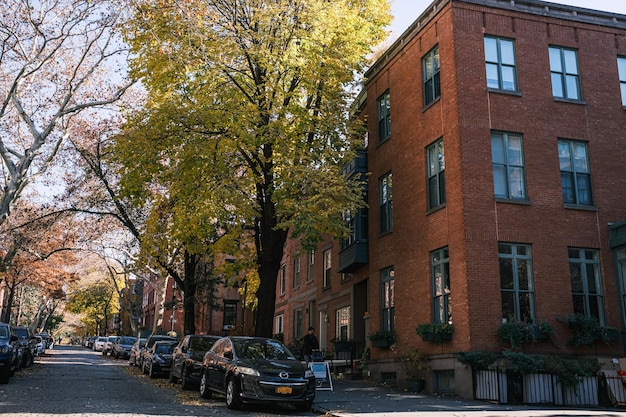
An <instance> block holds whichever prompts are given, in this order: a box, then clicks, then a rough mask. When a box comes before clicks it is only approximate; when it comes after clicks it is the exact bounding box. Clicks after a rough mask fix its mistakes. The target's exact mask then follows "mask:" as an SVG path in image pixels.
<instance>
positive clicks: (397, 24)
mask: <svg viewBox="0 0 626 417" xmlns="http://www.w3.org/2000/svg"><path fill="white" fill-rule="evenodd" d="M390 1H391V12H392V14H393V15H394V16H395V18H394V20H393V22H392V24H391V30H392V31H393V32H394V33H393V34H392V37H393V38H397V37H398V36H400V35H401V34H402V33H403V32H404V31H405V30H406V29H407V28H408V27H409V25H410V24H411V23H413V21H415V19H417V18H418V17H419V15H421V14H422V12H424V10H425V9H426V8H427V7H428V6H429V5H430V4H431V3H432V2H433V0H390ZM550 3H559V4H567V5H570V6H577V7H584V8H587V9H595V10H602V11H606V12H613V13H620V14H624V15H626V1H624V0H552V1H550Z"/></svg>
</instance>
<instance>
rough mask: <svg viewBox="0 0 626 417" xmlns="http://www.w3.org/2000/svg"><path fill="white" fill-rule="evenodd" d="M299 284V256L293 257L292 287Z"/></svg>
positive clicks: (296, 286)
mask: <svg viewBox="0 0 626 417" xmlns="http://www.w3.org/2000/svg"><path fill="white" fill-rule="evenodd" d="M299 286H300V256H296V257H295V258H294V259H293V288H298V287H299Z"/></svg>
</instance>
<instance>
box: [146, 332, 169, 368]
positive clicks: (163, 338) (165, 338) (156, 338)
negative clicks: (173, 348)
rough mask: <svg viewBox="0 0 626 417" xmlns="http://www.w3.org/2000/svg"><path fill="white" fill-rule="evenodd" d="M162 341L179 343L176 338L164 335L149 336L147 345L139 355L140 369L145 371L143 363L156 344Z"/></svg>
mask: <svg viewBox="0 0 626 417" xmlns="http://www.w3.org/2000/svg"><path fill="white" fill-rule="evenodd" d="M160 341H166V342H176V343H178V339H176V338H175V337H172V336H167V335H164V334H151V335H150V336H148V338H147V339H146V344H145V345H144V346H143V348H141V352H140V353H139V367H140V368H141V369H143V361H144V358H145V357H146V354H147V352H148V350H150V349H151V348H152V346H153V345H154V344H155V343H156V342H160Z"/></svg>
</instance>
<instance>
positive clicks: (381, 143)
mask: <svg viewBox="0 0 626 417" xmlns="http://www.w3.org/2000/svg"><path fill="white" fill-rule="evenodd" d="M390 140H391V135H389V136H387V137H386V138H384V139H383V140H379V141H378V143H377V144H376V147H379V146H382V145H383V144H385V143H387V142H389V141H390Z"/></svg>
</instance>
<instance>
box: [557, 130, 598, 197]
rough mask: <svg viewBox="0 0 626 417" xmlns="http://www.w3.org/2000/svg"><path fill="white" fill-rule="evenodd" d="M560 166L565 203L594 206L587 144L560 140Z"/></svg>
mask: <svg viewBox="0 0 626 417" xmlns="http://www.w3.org/2000/svg"><path fill="white" fill-rule="evenodd" d="M559 164H560V166H561V188H562V190H563V202H564V203H567V204H578V205H583V206H591V205H593V198H592V195H591V172H590V169H589V156H588V153H587V143H585V142H579V141H574V140H565V139H560V140H559Z"/></svg>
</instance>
